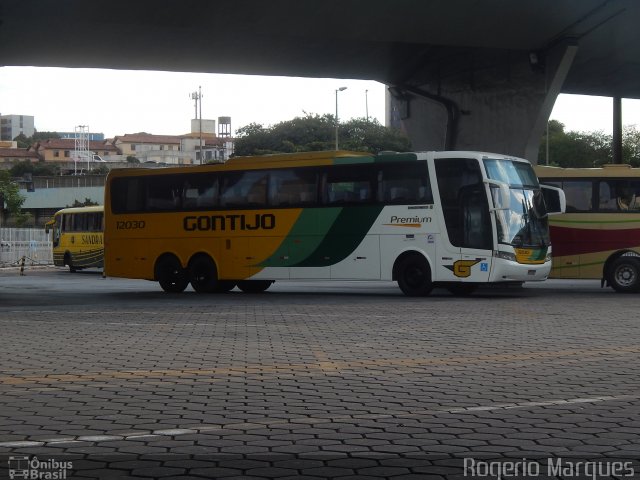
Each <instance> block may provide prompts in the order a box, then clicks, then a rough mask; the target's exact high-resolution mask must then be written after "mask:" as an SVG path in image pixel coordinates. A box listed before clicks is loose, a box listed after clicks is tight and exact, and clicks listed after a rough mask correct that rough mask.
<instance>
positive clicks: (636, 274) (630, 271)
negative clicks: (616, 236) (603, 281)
mask: <svg viewBox="0 0 640 480" xmlns="http://www.w3.org/2000/svg"><path fill="white" fill-rule="evenodd" d="M608 280H609V285H611V287H612V288H613V289H614V290H615V291H616V292H620V293H635V292H639V291H640V258H638V257H625V256H623V257H619V258H617V259H616V260H614V262H613V263H612V264H611V267H610V268H609V278H608Z"/></svg>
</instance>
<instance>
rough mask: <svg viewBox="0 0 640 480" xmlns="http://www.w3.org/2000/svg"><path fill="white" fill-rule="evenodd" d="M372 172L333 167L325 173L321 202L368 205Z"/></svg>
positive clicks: (362, 169) (370, 194) (371, 189)
mask: <svg viewBox="0 0 640 480" xmlns="http://www.w3.org/2000/svg"><path fill="white" fill-rule="evenodd" d="M373 173H374V172H373V170H372V169H370V168H366V167H360V168H354V167H347V166H345V167H335V168H331V169H329V170H327V171H326V173H325V182H324V192H323V200H324V202H325V203H327V204H329V205H332V204H354V203H356V204H357V203H369V202H371V201H372V199H373Z"/></svg>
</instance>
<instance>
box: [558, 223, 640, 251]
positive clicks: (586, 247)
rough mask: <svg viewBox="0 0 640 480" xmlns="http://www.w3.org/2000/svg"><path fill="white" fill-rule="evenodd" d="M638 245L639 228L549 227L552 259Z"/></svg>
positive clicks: (639, 243)
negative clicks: (592, 228)
mask: <svg viewBox="0 0 640 480" xmlns="http://www.w3.org/2000/svg"><path fill="white" fill-rule="evenodd" d="M638 245H640V228H629V229H623V230H595V229H594V230H591V229H584V228H567V227H556V226H551V246H552V248H553V256H554V257H563V256H565V255H580V254H585V253H596V252H602V251H607V250H620V249H624V248H633V247H638Z"/></svg>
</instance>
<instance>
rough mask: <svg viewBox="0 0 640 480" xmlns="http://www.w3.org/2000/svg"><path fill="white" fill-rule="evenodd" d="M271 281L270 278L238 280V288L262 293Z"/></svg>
mask: <svg viewBox="0 0 640 480" xmlns="http://www.w3.org/2000/svg"><path fill="white" fill-rule="evenodd" d="M272 283H273V281H272V280H241V281H239V282H238V288H239V289H240V290H242V291H243V292H245V293H262V292H264V291H265V290H266V289H267V288H269V287H270V286H271V284H272Z"/></svg>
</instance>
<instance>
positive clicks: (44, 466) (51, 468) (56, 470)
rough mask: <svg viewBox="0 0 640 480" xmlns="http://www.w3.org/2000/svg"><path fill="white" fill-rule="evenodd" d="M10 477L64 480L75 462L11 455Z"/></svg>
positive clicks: (35, 479) (9, 462) (33, 479)
mask: <svg viewBox="0 0 640 480" xmlns="http://www.w3.org/2000/svg"><path fill="white" fill-rule="evenodd" d="M8 464H9V478H10V479H11V480H13V479H14V478H26V479H32V480H64V479H66V478H68V477H67V473H68V472H69V471H70V470H71V469H72V468H73V462H64V461H60V460H55V459H53V458H49V459H47V460H39V459H38V457H35V456H34V457H33V458H29V457H9V461H8Z"/></svg>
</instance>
